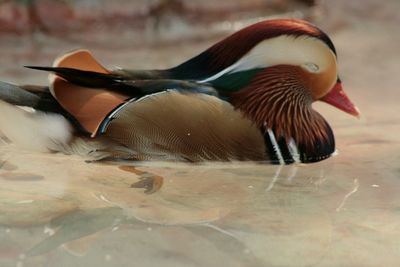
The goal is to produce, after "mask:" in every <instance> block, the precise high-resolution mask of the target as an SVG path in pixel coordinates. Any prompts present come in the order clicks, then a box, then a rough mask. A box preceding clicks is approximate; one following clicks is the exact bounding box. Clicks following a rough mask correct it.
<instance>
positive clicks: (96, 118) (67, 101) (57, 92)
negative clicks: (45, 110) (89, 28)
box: [30, 49, 216, 136]
mask: <svg viewBox="0 0 400 267" xmlns="http://www.w3.org/2000/svg"><path fill="white" fill-rule="evenodd" d="M30 68H33V69H38V70H44V71H50V72H52V73H51V74H50V75H49V80H50V91H51V93H52V95H53V96H54V98H55V99H56V100H57V101H58V103H59V104H60V105H61V106H62V107H63V108H64V109H65V110H66V111H67V112H68V113H70V114H71V115H72V117H73V118H74V119H75V120H76V121H77V122H78V123H79V125H80V126H81V128H82V129H83V130H84V131H86V132H87V133H89V134H90V135H91V136H96V135H97V132H98V127H99V124H100V123H101V122H102V121H103V120H104V118H105V117H106V116H107V115H109V113H110V112H112V111H113V110H114V109H115V108H117V107H118V106H120V105H122V104H123V103H125V102H127V101H132V100H135V99H138V98H141V97H143V96H145V95H149V94H153V93H156V92H162V91H165V90H167V89H176V90H181V91H188V92H198V93H205V94H211V95H213V94H216V91H215V90H214V88H212V87H210V86H208V85H207V84H198V83H196V82H191V81H182V80H172V79H164V78H162V77H159V76H157V75H156V74H154V75H153V76H151V75H150V76H147V77H144V78H146V79H145V80H140V79H139V80H132V77H126V76H123V75H121V74H118V72H112V71H110V70H108V69H107V68H105V67H104V66H102V65H101V64H100V63H99V62H98V61H97V60H96V59H95V58H94V57H93V55H92V54H91V53H90V52H89V51H88V50H82V49H81V50H76V51H73V52H70V53H67V54H65V55H63V56H61V57H59V58H57V59H56V60H55V62H54V64H53V66H52V67H30Z"/></svg>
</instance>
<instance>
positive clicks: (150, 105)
mask: <svg viewBox="0 0 400 267" xmlns="http://www.w3.org/2000/svg"><path fill="white" fill-rule="evenodd" d="M99 131H101V132H102V133H103V134H104V135H105V136H107V137H108V138H110V139H111V140H112V141H114V142H116V143H119V144H122V145H124V146H126V147H128V148H129V149H131V150H133V151H136V152H137V153H136V156H135V157H136V158H138V159H151V160H152V159H155V160H187V161H193V162H196V161H203V160H222V161H228V160H256V161H262V160H267V155H266V148H265V144H264V139H263V135H262V134H261V132H260V130H259V129H258V128H257V127H256V126H255V125H254V124H253V123H252V122H251V121H250V120H248V119H247V118H245V117H243V115H242V114H241V113H240V112H238V111H236V110H234V109H233V107H232V106H231V105H230V104H229V103H227V102H225V101H222V100H220V99H218V98H216V97H213V96H208V95H204V94H193V93H186V94H183V93H179V92H177V91H167V92H162V93H158V94H154V95H151V96H146V97H143V98H141V99H139V100H136V101H131V102H126V103H125V104H123V105H121V106H120V107H119V108H117V109H116V110H114V111H113V112H112V113H111V114H110V115H109V116H108V117H107V118H106V119H105V120H104V121H103V123H102V124H101V126H100V128H99Z"/></svg>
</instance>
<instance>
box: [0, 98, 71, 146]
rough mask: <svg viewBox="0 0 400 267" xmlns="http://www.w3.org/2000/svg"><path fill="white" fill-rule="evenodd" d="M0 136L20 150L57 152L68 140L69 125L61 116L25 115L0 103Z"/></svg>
mask: <svg viewBox="0 0 400 267" xmlns="http://www.w3.org/2000/svg"><path fill="white" fill-rule="evenodd" d="M0 132H1V133H2V134H3V135H5V136H6V137H7V138H8V139H9V140H11V141H12V142H13V143H15V144H17V145H18V146H20V147H23V148H26V149H30V150H35V151H43V152H46V151H47V152H48V151H59V148H60V146H61V147H63V146H66V145H67V144H68V143H69V142H71V140H72V137H73V135H72V132H73V128H72V125H71V124H70V123H69V122H68V121H67V120H66V119H65V118H64V117H63V116H61V115H59V114H54V113H45V112H41V111H32V112H28V111H26V110H23V109H22V108H20V107H17V106H13V105H10V104H8V103H6V102H4V101H0Z"/></svg>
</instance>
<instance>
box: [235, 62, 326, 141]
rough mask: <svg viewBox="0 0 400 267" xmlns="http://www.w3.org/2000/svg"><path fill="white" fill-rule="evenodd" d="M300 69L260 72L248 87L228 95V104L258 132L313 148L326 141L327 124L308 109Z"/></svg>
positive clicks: (308, 95) (307, 93) (308, 99)
mask: <svg viewBox="0 0 400 267" xmlns="http://www.w3.org/2000/svg"><path fill="white" fill-rule="evenodd" d="M305 75H306V74H305V73H304V71H303V70H302V69H301V68H300V67H296V66H289V65H278V66H274V67H270V68H266V69H265V70H263V71H261V72H259V73H258V74H256V75H255V77H254V78H253V79H252V81H251V82H250V83H249V85H248V86H247V87H245V88H243V89H242V90H240V91H238V92H235V93H233V94H232V95H231V99H230V101H231V103H232V104H233V105H234V106H235V108H238V109H239V110H241V111H242V112H243V113H244V114H245V115H246V116H247V117H249V118H250V119H251V120H252V121H254V122H255V123H256V125H257V126H258V127H259V128H260V129H264V130H266V129H267V128H270V129H273V130H274V132H275V134H276V135H277V138H284V139H285V140H286V141H287V142H289V140H290V138H294V139H295V140H296V142H297V143H299V144H304V145H306V146H308V147H313V145H314V144H315V143H318V142H317V141H318V140H326V139H328V138H329V136H328V135H329V133H328V132H327V130H326V128H327V123H326V122H325V120H324V119H323V118H322V116H321V115H319V114H318V113H317V112H316V111H314V110H313V109H312V107H311V104H312V101H313V99H312V95H311V93H310V91H309V89H308V88H307V82H306V80H307V79H306V77H305Z"/></svg>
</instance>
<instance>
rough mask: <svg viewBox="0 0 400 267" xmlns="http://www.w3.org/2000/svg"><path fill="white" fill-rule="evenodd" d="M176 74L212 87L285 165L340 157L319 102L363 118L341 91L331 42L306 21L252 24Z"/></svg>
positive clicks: (175, 73)
mask: <svg viewBox="0 0 400 267" xmlns="http://www.w3.org/2000/svg"><path fill="white" fill-rule="evenodd" d="M170 71H171V72H172V73H173V74H174V76H179V75H181V78H187V79H193V80H197V81H199V82H202V83H209V84H212V85H213V87H215V88H216V90H218V92H219V93H220V95H222V96H225V97H226V98H227V100H228V101H229V102H231V103H232V104H233V105H234V107H235V108H237V109H239V110H240V111H242V113H243V114H244V115H245V116H247V117H249V118H250V119H251V120H252V121H254V123H256V124H257V126H258V127H259V128H260V129H262V130H263V131H264V132H265V135H266V136H268V139H269V143H271V150H274V151H277V150H280V151H278V152H277V153H276V154H277V155H276V158H277V160H279V161H282V160H283V161H285V162H286V161H287V160H288V161H293V160H298V161H301V162H315V161H319V160H322V159H325V158H327V157H329V156H330V155H331V154H333V153H334V152H335V142H334V137H333V133H332V130H331V128H330V127H329V125H328V123H327V122H326V121H325V120H324V119H323V117H322V116H321V115H320V114H319V113H317V112H316V111H315V110H314V109H313V108H312V103H313V102H315V101H323V102H326V103H328V104H331V105H333V106H334V107H336V108H338V109H340V110H342V111H344V112H347V113H349V114H351V115H354V116H358V115H359V111H358V109H357V107H356V106H355V105H354V104H353V103H352V102H351V101H350V99H349V98H348V97H347V95H346V94H345V92H344V91H343V88H342V83H341V80H340V78H339V76H338V68H337V55H336V50H335V47H334V45H333V43H332V41H331V40H330V38H329V37H328V36H327V35H326V34H325V33H324V32H323V31H321V30H320V29H318V28H317V27H316V26H314V25H312V24H310V23H308V22H306V21H303V20H292V19H279V20H269V21H262V22H259V23H256V24H253V25H251V26H249V27H246V28H244V29H242V30H240V31H238V32H236V33H234V34H233V35H231V36H229V37H227V38H226V39H224V40H222V41H221V42H219V43H217V44H215V45H214V46H212V47H211V48H209V49H208V50H206V51H205V52H203V53H201V54H200V55H198V56H197V57H194V58H193V59H191V60H189V61H187V62H184V63H183V64H181V65H179V66H177V67H175V68H173V69H171V70H170ZM271 134H272V136H271ZM271 138H272V140H271ZM279 154H280V155H279ZM286 158H287V160H286Z"/></svg>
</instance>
